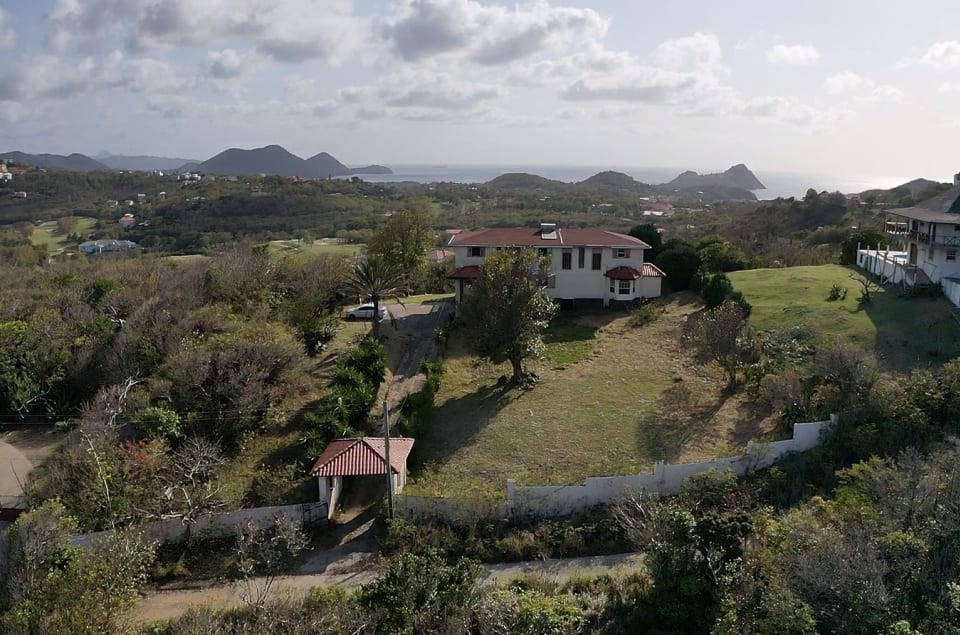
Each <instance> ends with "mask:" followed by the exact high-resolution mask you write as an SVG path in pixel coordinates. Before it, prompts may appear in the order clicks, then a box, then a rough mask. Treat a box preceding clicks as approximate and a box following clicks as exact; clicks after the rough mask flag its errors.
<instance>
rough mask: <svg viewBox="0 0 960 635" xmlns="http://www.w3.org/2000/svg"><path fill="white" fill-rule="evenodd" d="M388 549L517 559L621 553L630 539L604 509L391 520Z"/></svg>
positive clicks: (384, 544) (383, 542) (384, 543)
mask: <svg viewBox="0 0 960 635" xmlns="http://www.w3.org/2000/svg"><path fill="white" fill-rule="evenodd" d="M379 544H380V549H381V551H382V552H383V553H385V554H391V555H392V554H396V553H401V552H404V551H407V550H410V549H418V550H419V549H423V548H430V549H436V550H437V551H438V552H439V553H441V554H443V555H444V556H445V557H446V558H448V559H451V560H457V559H460V558H471V559H473V560H478V561H480V562H515V561H518V560H542V559H544V558H574V557H581V556H596V555H605V554H613V553H623V552H626V551H629V550H630V543H629V542H628V541H627V538H626V536H625V534H624V532H623V529H622V528H621V526H620V525H619V523H618V522H617V521H616V519H614V518H613V517H612V516H611V515H610V514H609V513H608V512H606V511H589V512H583V513H581V514H577V515H575V516H571V517H569V518H562V519H546V520H540V521H538V522H535V523H534V522H524V523H509V522H507V521H505V520H500V519H492V518H487V519H478V520H475V521H473V522H471V523H469V524H465V525H452V524H448V523H442V522H437V521H433V522H417V523H416V524H414V523H411V522H408V521H406V520H404V519H402V518H394V519H392V520H390V521H389V523H388V525H387V527H386V528H385V529H384V533H383V534H382V535H381V536H380V537H379Z"/></svg>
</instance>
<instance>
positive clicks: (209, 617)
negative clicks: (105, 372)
mask: <svg viewBox="0 0 960 635" xmlns="http://www.w3.org/2000/svg"><path fill="white" fill-rule="evenodd" d="M479 572H480V570H479V567H478V566H477V565H476V564H475V563H473V562H472V561H470V560H462V561H460V562H457V563H456V564H448V563H447V562H446V561H445V560H444V559H443V557H442V556H441V555H440V554H438V553H436V552H435V551H432V550H425V551H424V552H422V553H410V552H408V553H404V554H401V555H399V556H398V557H396V558H392V559H391V560H389V561H387V562H385V564H384V567H383V569H382V571H381V573H380V576H379V577H378V578H377V579H376V580H374V581H373V582H371V583H369V584H365V585H363V586H362V587H360V588H359V589H357V590H356V591H353V592H351V591H348V590H346V589H344V588H342V587H329V588H319V587H318V588H315V589H313V591H311V594H310V595H309V596H308V597H306V598H304V599H290V598H288V599H283V600H276V601H274V602H272V603H270V604H267V605H265V606H261V607H244V608H240V609H233V610H227V611H223V610H216V609H210V608H203V609H194V610H192V611H191V612H189V613H187V614H186V615H184V616H182V617H180V618H177V619H175V620H171V621H169V622H167V623H165V624H161V623H157V624H154V625H153V626H152V627H151V631H150V632H151V633H156V634H157V635H199V634H201V633H203V634H206V633H235V634H236V635H247V634H251V635H252V634H253V633H256V634H258V635H259V634H260V633H296V634H300V633H303V634H307V633H317V634H321V635H326V634H331V635H332V634H334V633H338V634H339V633H402V634H407V635H414V634H417V633H441V634H443V633H451V634H452V633H458V634H459V633H463V634H468V633H469V634H476V635H495V634H500V633H519V634H529V635H546V634H557V635H563V634H567V633H570V634H572V633H601V634H609V635H612V634H614V633H629V632H636V631H635V630H634V628H633V626H634V624H635V622H633V621H632V620H633V618H634V615H633V614H634V609H633V607H634V606H635V605H636V603H637V601H638V600H639V599H640V598H642V597H643V596H644V595H645V594H646V592H647V591H648V590H649V586H650V585H649V582H648V580H647V578H646V577H645V576H643V575H640V574H632V575H624V576H611V575H603V576H598V577H596V578H577V579H573V580H571V581H569V582H567V583H564V584H560V583H555V582H550V581H547V580H522V581H515V582H511V583H509V584H507V585H504V586H481V585H480V583H479V577H478V576H479Z"/></svg>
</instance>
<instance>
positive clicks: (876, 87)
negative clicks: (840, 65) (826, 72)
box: [823, 71, 903, 102]
mask: <svg viewBox="0 0 960 635" xmlns="http://www.w3.org/2000/svg"><path fill="white" fill-rule="evenodd" d="M823 88H824V90H826V92H827V93H828V94H830V95H847V96H852V97H854V98H855V99H857V100H859V101H864V102H899V101H901V100H902V99H903V91H902V90H900V89H899V88H897V87H896V86H892V85H890V84H877V83H876V82H875V81H873V80H872V79H868V78H866V77H862V76H860V75H857V74H856V73H853V72H850V71H846V72H843V73H839V74H837V75H832V76H830V77H828V78H827V79H825V80H824V82H823Z"/></svg>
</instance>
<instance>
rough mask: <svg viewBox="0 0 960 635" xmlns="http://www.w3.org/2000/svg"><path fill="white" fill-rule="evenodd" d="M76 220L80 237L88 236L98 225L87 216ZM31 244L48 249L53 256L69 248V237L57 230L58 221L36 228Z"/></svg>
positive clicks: (76, 231) (78, 217) (77, 232)
mask: <svg viewBox="0 0 960 635" xmlns="http://www.w3.org/2000/svg"><path fill="white" fill-rule="evenodd" d="M76 219H77V228H76V230H74V231H75V233H76V234H78V235H80V236H83V235H85V234H88V233H89V232H90V231H91V230H92V229H93V226H94V225H96V223H97V221H96V219H94V218H87V217H86V216H77V217H76ZM30 242H32V243H33V244H34V245H41V246H44V247H46V248H47V251H48V252H49V253H50V254H51V255H52V254H56V253H59V252H61V251H63V250H64V248H65V247H66V246H67V235H66V234H64V233H62V232H61V231H60V230H59V229H58V228H57V223H56V221H47V222H46V223H43V224H41V225H37V226H36V227H34V229H33V234H32V235H31V236H30Z"/></svg>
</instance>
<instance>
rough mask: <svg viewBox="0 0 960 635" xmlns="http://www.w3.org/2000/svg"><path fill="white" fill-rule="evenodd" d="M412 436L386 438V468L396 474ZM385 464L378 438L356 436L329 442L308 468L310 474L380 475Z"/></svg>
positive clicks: (382, 449)
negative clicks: (388, 439)
mask: <svg viewBox="0 0 960 635" xmlns="http://www.w3.org/2000/svg"><path fill="white" fill-rule="evenodd" d="M412 449H413V439H408V438H406V437H394V438H391V439H390V467H391V469H392V471H393V473H394V474H399V473H400V472H401V471H402V470H403V469H404V467H405V466H406V464H407V457H408V456H410V450H412ZM386 465H387V459H386V448H385V445H384V440H383V438H381V437H358V438H356V439H337V440H336V441H331V442H330V444H329V445H328V446H327V449H326V450H324V451H323V455H322V456H321V457H320V458H319V459H317V462H316V463H315V464H314V465H313V469H311V470H310V475H311V476H368V475H371V474H383V473H384V472H385V469H386Z"/></svg>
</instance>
